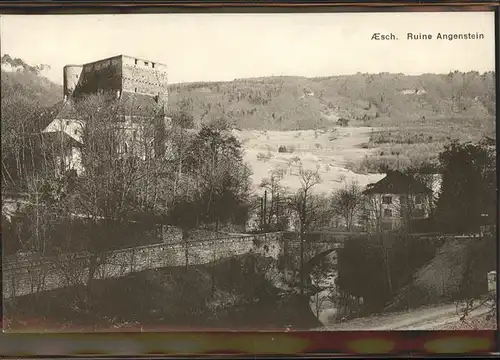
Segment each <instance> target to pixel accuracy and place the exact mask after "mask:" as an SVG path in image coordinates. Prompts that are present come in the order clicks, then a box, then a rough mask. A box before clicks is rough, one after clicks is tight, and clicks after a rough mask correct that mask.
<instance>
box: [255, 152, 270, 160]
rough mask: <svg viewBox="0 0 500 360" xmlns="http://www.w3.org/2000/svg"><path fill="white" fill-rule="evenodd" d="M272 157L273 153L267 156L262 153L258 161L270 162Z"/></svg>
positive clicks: (258, 156) (259, 154)
mask: <svg viewBox="0 0 500 360" xmlns="http://www.w3.org/2000/svg"><path fill="white" fill-rule="evenodd" d="M271 157H272V155H271V153H267V154H265V153H262V152H261V153H258V154H257V160H258V161H268V160H270V159H271Z"/></svg>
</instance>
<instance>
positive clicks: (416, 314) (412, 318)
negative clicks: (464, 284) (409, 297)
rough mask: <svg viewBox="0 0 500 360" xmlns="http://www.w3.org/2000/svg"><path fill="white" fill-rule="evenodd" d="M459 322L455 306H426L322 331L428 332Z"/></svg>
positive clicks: (480, 311) (480, 310)
mask: <svg viewBox="0 0 500 360" xmlns="http://www.w3.org/2000/svg"><path fill="white" fill-rule="evenodd" d="M489 310H490V309H489V308H488V307H486V306H484V307H481V308H478V309H476V310H475V311H473V312H472V313H471V314H470V317H471V318H475V317H478V316H481V315H483V314H485V313H487V312H488V311H489ZM457 321H459V315H458V314H457V310H456V306H455V304H445V305H436V306H428V307H424V308H420V309H415V310H410V311H405V312H399V313H392V314H387V315H380V316H370V317H366V318H359V319H354V320H351V321H348V322H345V323H340V324H332V325H328V326H325V327H324V328H322V329H317V330H323V331H360V330H373V331H381V330H430V329H436V328H439V327H441V326H444V325H446V324H449V323H454V322H457Z"/></svg>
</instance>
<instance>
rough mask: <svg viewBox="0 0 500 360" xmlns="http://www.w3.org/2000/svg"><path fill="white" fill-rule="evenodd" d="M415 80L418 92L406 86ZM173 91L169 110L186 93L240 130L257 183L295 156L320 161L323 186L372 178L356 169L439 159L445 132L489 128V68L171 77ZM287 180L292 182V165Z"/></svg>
mask: <svg viewBox="0 0 500 360" xmlns="http://www.w3.org/2000/svg"><path fill="white" fill-rule="evenodd" d="M417 89H418V90H425V92H422V91H421V92H420V93H417V94H416V93H413V94H408V93H405V91H404V90H417ZM170 94H171V97H170V107H171V109H172V111H174V112H175V111H176V110H178V109H179V104H181V103H183V104H186V102H187V103H189V109H190V111H191V112H192V113H193V114H194V118H195V119H197V120H200V121H201V122H202V123H205V122H210V121H212V120H214V119H217V118H220V117H223V118H226V119H228V120H229V121H231V122H232V123H233V124H234V125H235V126H236V128H238V129H241V130H242V131H241V132H240V133H239V135H240V138H242V139H243V141H244V144H245V150H246V160H247V161H248V162H249V163H250V165H251V167H252V169H253V172H254V184H258V183H259V182H260V180H261V179H262V178H263V177H266V176H268V172H269V171H270V170H271V169H273V168H275V167H283V166H285V167H287V162H288V161H289V160H291V158H293V157H295V156H298V157H299V158H300V160H301V163H302V164H303V165H304V167H309V168H313V169H314V168H316V167H319V171H320V173H321V175H322V177H323V178H324V181H323V184H322V185H321V186H319V187H322V189H320V190H321V191H322V192H323V191H329V190H331V189H332V188H335V187H338V186H339V185H341V183H342V179H343V178H347V179H351V180H356V181H359V182H361V183H367V182H370V181H372V180H377V179H372V178H373V176H372V175H368V176H364V177H363V176H358V175H356V174H370V173H373V174H377V173H380V172H381V168H382V167H383V166H387V167H390V168H400V169H401V168H405V167H407V166H418V165H420V164H423V163H428V162H436V160H437V154H438V153H439V152H440V151H441V150H442V149H443V147H444V145H445V144H446V143H449V141H450V140H451V139H459V140H461V141H466V140H477V139H479V138H481V137H482V136H483V135H489V136H494V132H495V124H494V116H493V114H494V106H495V105H494V100H495V99H494V74H493V73H488V74H482V75H481V74H478V73H473V72H471V73H466V74H463V73H454V74H451V75H450V74H448V75H437V74H426V75H421V76H406V75H399V74H376V75H371V74H357V75H351V76H335V77H328V78H303V77H267V78H255V79H240V80H234V81H231V82H221V83H193V84H180V85H172V86H171V89H170ZM338 118H346V119H348V120H349V129H344V130H345V131H344V130H343V129H341V128H340V129H339V128H338V127H337V126H336V121H337V119H338ZM335 127H337V130H340V131H343V133H341V134H335V135H332V136H330V135H331V134H328V135H324V134H323V135H320V136H319V137H318V135H317V134H316V133H315V132H313V131H305V130H320V129H321V130H331V129H332V128H335ZM351 127H352V128H351ZM362 127H365V128H366V130H365V131H363V130H362V129H361V128H362ZM289 131H295V132H289ZM337 132H338V131H337ZM332 137H336V139H335V140H331V138H332ZM326 138H328V140H326V141H325V139H326ZM341 138H343V139H344V140H341ZM347 139H350V141H348V140H347ZM280 145H285V146H287V147H290V146H291V147H292V149H293V151H292V153H288V154H284V153H278V151H277V150H278V148H279V146H280ZM347 148H349V150H350V151H349V152H346V151H345V149H347ZM285 183H288V185H290V187H291V188H297V187H298V186H299V183H298V177H297V176H293V175H292V174H290V173H289V178H288V180H287V179H285ZM319 187H318V188H319Z"/></svg>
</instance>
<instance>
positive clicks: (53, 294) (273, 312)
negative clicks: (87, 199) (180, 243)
mask: <svg viewBox="0 0 500 360" xmlns="http://www.w3.org/2000/svg"><path fill="white" fill-rule="evenodd" d="M275 266H276V264H275V261H274V260H272V259H269V258H263V257H259V256H254V255H245V256H240V257H234V258H231V259H227V260H224V261H220V262H218V263H214V264H206V265H200V266H189V268H188V269H186V268H184V267H176V268H168V269H155V270H148V271H144V272H140V273H135V274H131V275H128V276H126V277H123V278H118V279H108V280H98V281H95V284H94V286H93V288H92V297H91V298H92V300H91V302H88V303H82V302H78V301H77V299H79V296H78V294H79V293H82V292H85V291H86V289H84V288H83V286H82V287H80V286H74V287H67V288H64V289H58V290H54V291H48V292H45V293H39V294H37V295H30V296H24V297H20V298H17V299H15V300H9V301H7V302H6V304H5V306H6V311H5V313H6V318H5V325H6V327H7V328H8V329H10V330H21V331H38V330H44V329H45V330H50V331H54V330H63V331H64V330H66V331H93V330H113V329H115V330H116V329H120V330H127V329H129V330H131V331H134V330H138V329H141V328H142V329H144V330H146V331H147V330H154V329H160V330H162V329H163V330H173V329H183V330H193V329H196V328H198V329H203V330H209V329H214V330H216V329H241V330H243V329H269V330H284V329H285V328H286V327H287V326H292V327H293V328H295V329H310V328H312V327H317V326H319V325H320V323H319V322H318V320H317V319H316V318H315V317H314V315H313V314H312V312H311V309H310V307H309V304H308V300H307V298H304V297H300V295H297V294H296V293H295V294H294V293H293V292H292V293H290V292H288V293H287V292H283V291H282V290H280V289H279V288H277V287H276V286H275V284H274V283H273V280H272V279H273V276H272V274H273V273H274V270H273V269H275ZM75 295H76V296H75Z"/></svg>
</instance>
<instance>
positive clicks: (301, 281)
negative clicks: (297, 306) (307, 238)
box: [300, 225, 304, 295]
mask: <svg viewBox="0 0 500 360" xmlns="http://www.w3.org/2000/svg"><path fill="white" fill-rule="evenodd" d="M300 295H304V231H303V228H302V225H301V226H300Z"/></svg>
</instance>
